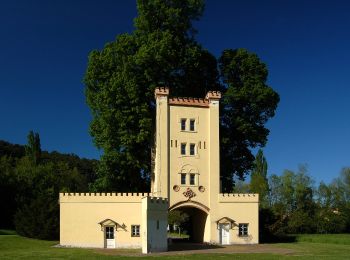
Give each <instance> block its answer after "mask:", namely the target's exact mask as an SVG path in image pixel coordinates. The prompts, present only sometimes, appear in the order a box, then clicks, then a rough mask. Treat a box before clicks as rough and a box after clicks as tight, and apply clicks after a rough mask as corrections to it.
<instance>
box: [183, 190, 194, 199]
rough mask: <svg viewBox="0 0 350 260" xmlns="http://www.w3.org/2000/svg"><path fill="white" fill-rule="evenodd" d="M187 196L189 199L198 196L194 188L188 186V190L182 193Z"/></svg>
mask: <svg viewBox="0 0 350 260" xmlns="http://www.w3.org/2000/svg"><path fill="white" fill-rule="evenodd" d="M182 194H183V195H184V196H185V197H186V198H188V199H189V200H190V199H191V198H193V197H196V193H194V192H193V190H191V189H190V188H187V190H186V191H185V192H183V193H182Z"/></svg>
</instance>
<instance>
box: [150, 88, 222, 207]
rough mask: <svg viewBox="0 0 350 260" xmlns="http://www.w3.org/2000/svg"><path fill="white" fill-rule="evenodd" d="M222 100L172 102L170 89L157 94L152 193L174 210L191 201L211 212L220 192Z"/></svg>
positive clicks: (212, 94)
mask: <svg viewBox="0 0 350 260" xmlns="http://www.w3.org/2000/svg"><path fill="white" fill-rule="evenodd" d="M220 98H221V94H220V92H218V91H209V92H208V93H207V95H206V97H205V98H184V97H173V98H169V88H166V87H159V88H156V90H155V99H156V155H155V165H154V178H153V182H152V193H153V194H154V195H155V196H161V197H166V198H169V203H170V207H172V206H173V205H175V204H178V203H181V202H185V201H189V200H191V201H195V202H198V203H200V204H202V205H203V206H205V207H207V208H210V206H211V198H210V194H216V195H217V194H219V192H220V190H219V186H220V185H219V180H220V166H219V165H220V163H219V162H220V157H219V150H220V148H219V100H220ZM216 200H217V196H215V202H216ZM200 204H198V205H200Z"/></svg>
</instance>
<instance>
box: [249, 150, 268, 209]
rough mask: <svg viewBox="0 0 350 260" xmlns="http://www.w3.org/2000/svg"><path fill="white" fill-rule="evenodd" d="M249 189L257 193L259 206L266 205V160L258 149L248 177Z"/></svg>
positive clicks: (264, 206)
mask: <svg viewBox="0 0 350 260" xmlns="http://www.w3.org/2000/svg"><path fill="white" fill-rule="evenodd" d="M250 191H251V192H253V193H258V194H259V200H260V206H261V207H263V208H266V207H268V205H269V203H268V195H269V183H268V180H267V161H266V158H265V156H264V153H263V151H262V150H261V149H259V151H258V153H257V155H256V158H255V161H254V168H253V170H252V174H251V178H250Z"/></svg>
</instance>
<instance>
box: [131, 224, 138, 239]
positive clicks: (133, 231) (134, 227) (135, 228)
mask: <svg viewBox="0 0 350 260" xmlns="http://www.w3.org/2000/svg"><path fill="white" fill-rule="evenodd" d="M131 236H132V237H139V236H140V225H131Z"/></svg>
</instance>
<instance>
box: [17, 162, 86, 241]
mask: <svg viewBox="0 0 350 260" xmlns="http://www.w3.org/2000/svg"><path fill="white" fill-rule="evenodd" d="M15 175H16V176H17V183H19V184H20V187H19V188H18V194H17V196H16V200H17V205H18V208H17V210H16V213H15V215H14V222H15V228H16V231H17V233H18V234H20V235H23V236H27V237H33V238H39V239H58V237H59V204H58V194H59V192H71V191H74V192H82V191H86V189H87V186H86V185H85V186H84V183H85V182H84V181H83V180H82V179H83V178H84V176H82V175H80V174H79V172H78V171H77V169H76V168H73V169H72V168H70V167H69V165H68V164H66V163H62V162H58V163H54V162H49V163H46V164H34V162H33V161H32V160H31V158H29V157H23V158H22V159H20V160H19V161H18V163H17V165H16V168H15Z"/></svg>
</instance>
